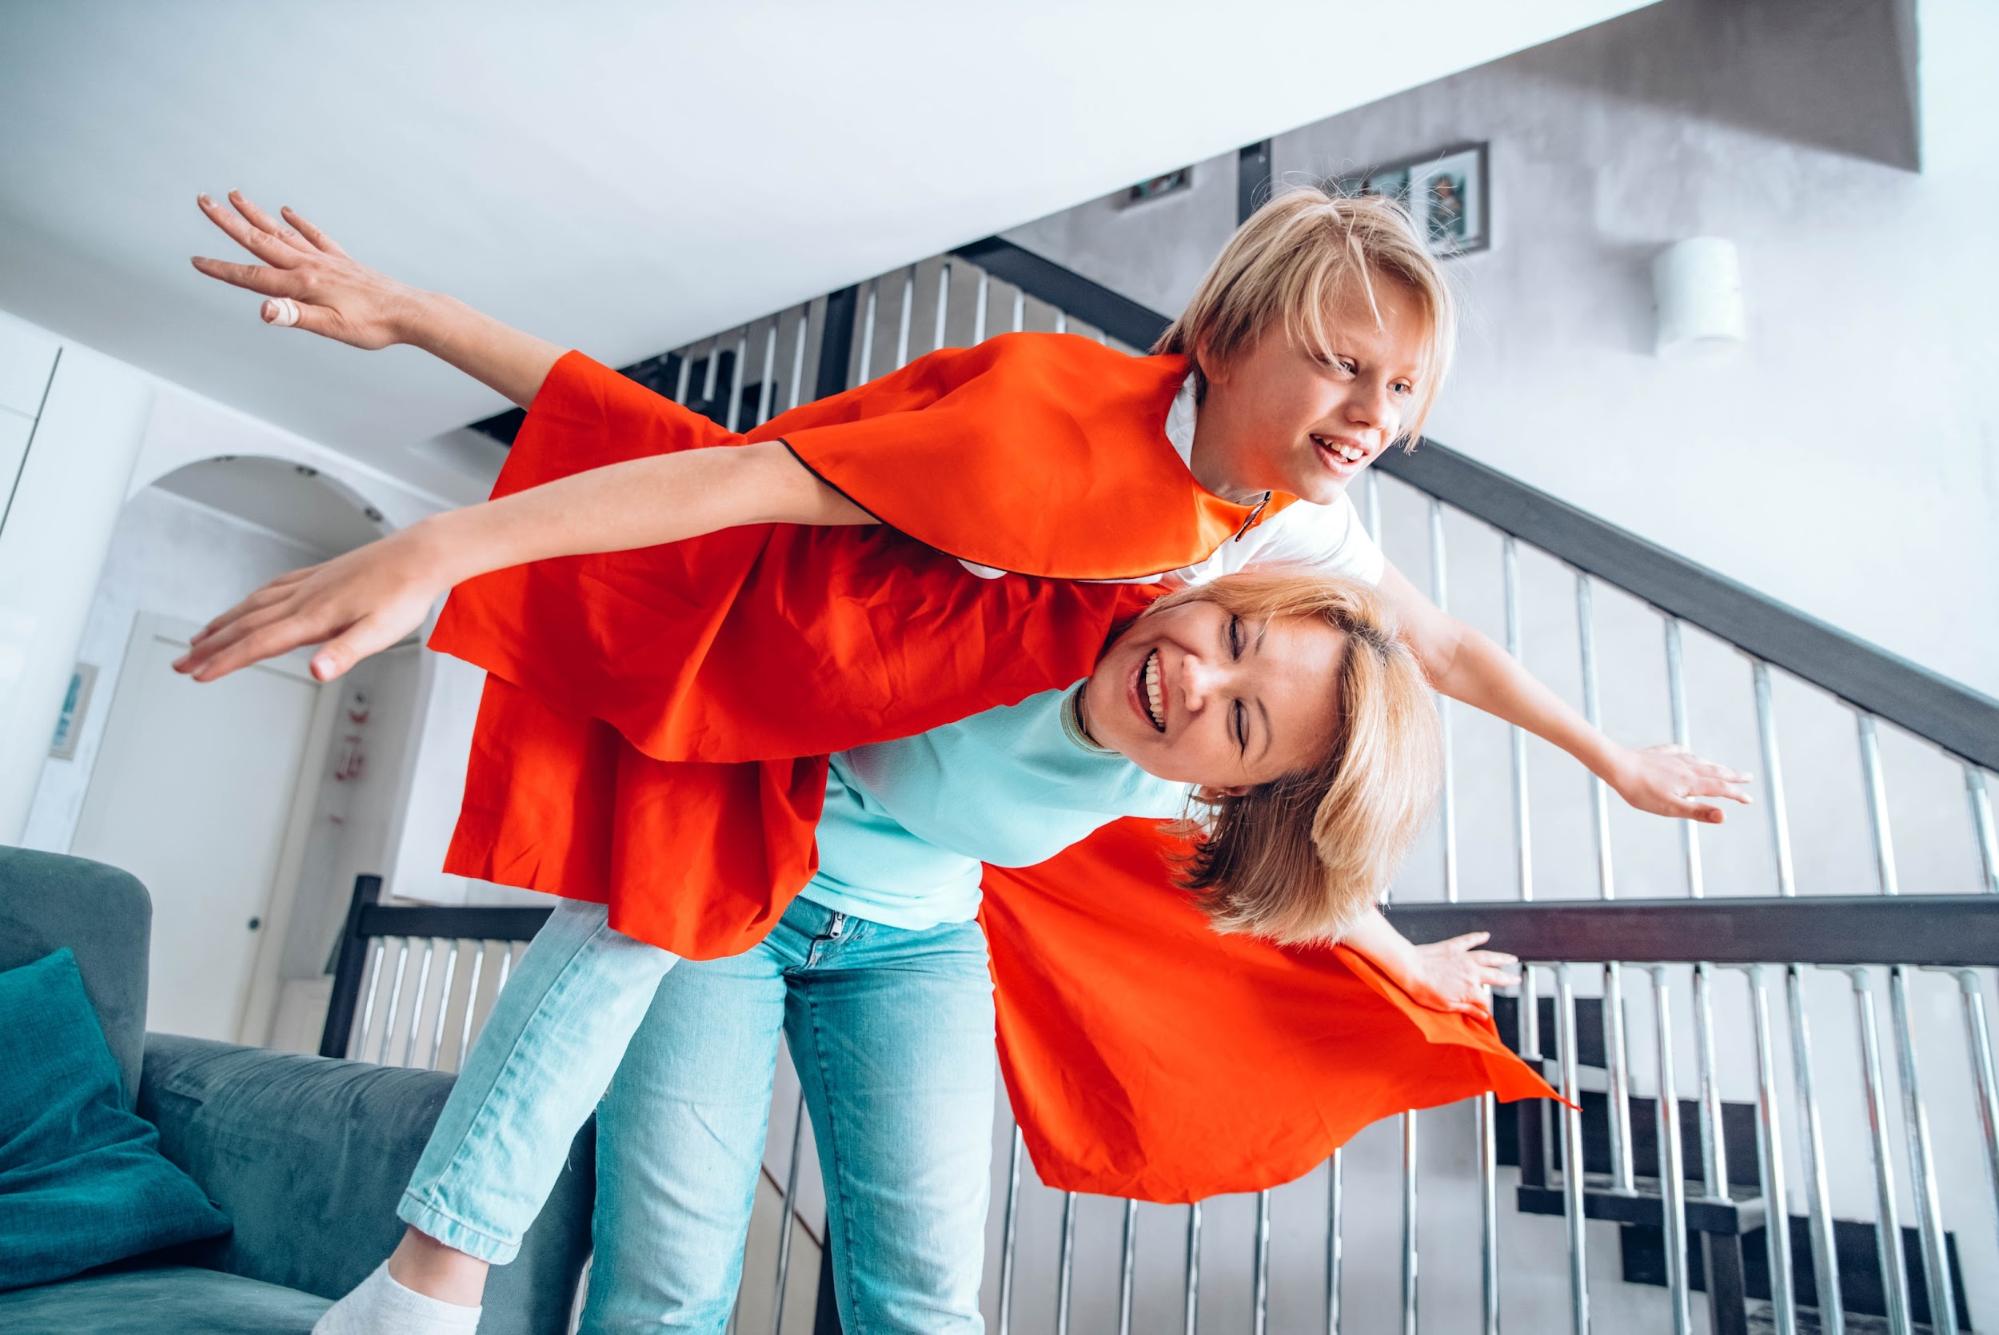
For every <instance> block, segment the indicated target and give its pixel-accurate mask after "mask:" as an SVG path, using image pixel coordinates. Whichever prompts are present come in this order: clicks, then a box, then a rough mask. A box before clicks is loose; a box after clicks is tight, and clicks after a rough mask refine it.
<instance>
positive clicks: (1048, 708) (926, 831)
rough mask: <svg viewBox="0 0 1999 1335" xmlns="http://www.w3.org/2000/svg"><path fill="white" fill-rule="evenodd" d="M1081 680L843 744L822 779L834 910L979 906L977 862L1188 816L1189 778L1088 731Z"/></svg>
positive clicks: (899, 922)
mask: <svg viewBox="0 0 1999 1335" xmlns="http://www.w3.org/2000/svg"><path fill="white" fill-rule="evenodd" d="M1074 694H1075V688H1074V687H1070V688H1068V689H1065V690H1056V691H1043V692H1042V693H1041V694H1039V695H1034V696H1029V697H1028V698H1027V699H1026V700H1023V701H1021V702H1020V703H1019V704H1017V705H1003V706H1001V707H1000V708H997V709H988V710H986V711H985V712H984V713H980V714H974V715H972V716H971V717H969V718H963V719H959V720H958V721H957V722H956V723H947V724H945V725H944V726H943V727H941V728H933V729H931V730H930V731H929V732H926V733H919V734H918V735H916V736H914V737H904V738H901V739H899V740H897V741H893V742H882V743H879V744H877V745H874V746H862V747H856V748H855V749H854V750H851V751H841V752H838V753H836V754H835V755H834V756H833V758H832V772H831V774H830V775H828V777H827V780H826V810H825V814H824V815H823V816H821V817H820V820H819V830H818V839H819V874H818V875H816V876H814V877H813V878H812V880H811V882H810V883H809V884H808V885H807V886H806V887H805V889H804V890H803V891H802V892H801V893H802V894H803V896H804V897H805V898H806V899H808V900H811V901H812V902H813V903H815V904H818V905H820V906H822V907H824V908H829V909H832V910H834V911H835V912H838V913H850V914H852V915H854V916H855V917H857V918H866V919H868V920H870V921H872V922H879V923H886V924H887V925H889V926H891V927H902V928H908V929H912V930H917V929H921V928H926V927H935V926H937V925H938V924H939V923H947V922H968V921H970V920H971V919H972V918H974V917H975V916H977V914H978V911H979V864H980V863H982V862H990V863H993V864H995V865H997V866H1002V867H1029V866H1033V865H1034V864H1035V863H1037V862H1045V861H1047V860H1048V859H1049V858H1051V857H1053V856H1055V855H1056V854H1057V853H1059V852H1061V851H1062V850H1063V849H1065V848H1067V847H1068V846H1069V845H1071V844H1073V843H1076V842H1078V841H1079V840H1081V839H1083V838H1084V837H1085V836H1087V835H1088V834H1090V833H1091V832H1092V831H1093V830H1096V829H1099V828H1100V827H1102V826H1105V825H1108V824H1110V823H1111V822H1112V821H1114V820H1117V819H1119V818H1120V817H1123V816H1152V817H1158V818H1172V817H1176V816H1181V815H1184V814H1185V813H1186V811H1187V808H1188V799H1189V796H1190V794H1191V791H1192V790H1191V788H1190V787H1189V785H1187V784H1184V783H1171V782H1168V781H1167V780H1165V779H1160V778H1155V777H1154V776H1152V775H1150V774H1147V773H1146V772H1145V771H1144V770H1142V769H1140V768H1139V767H1138V766H1136V765H1134V764H1132V763H1131V762H1130V761H1129V760H1127V759H1125V758H1124V757H1123V756H1122V755H1119V754H1118V753H1117V752H1115V751H1108V750H1105V749H1104V748H1102V747H1099V746H1097V745H1096V744H1094V743H1093V742H1091V741H1090V740H1089V739H1088V738H1086V737H1084V736H1083V734H1082V730H1081V728H1080V727H1078V726H1077V724H1076V722H1075V719H1074V717H1073V707H1072V704H1071V701H1072V698H1073V696H1074Z"/></svg>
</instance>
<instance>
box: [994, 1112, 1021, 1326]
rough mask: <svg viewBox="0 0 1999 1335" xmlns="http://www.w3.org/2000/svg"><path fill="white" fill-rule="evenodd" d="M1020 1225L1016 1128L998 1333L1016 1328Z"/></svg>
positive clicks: (1010, 1159)
mask: <svg viewBox="0 0 1999 1335" xmlns="http://www.w3.org/2000/svg"><path fill="white" fill-rule="evenodd" d="M1019 1225H1020V1127H1019V1125H1018V1124H1016V1125H1015V1126H1014V1128H1013V1148H1012V1149H1010V1150H1008V1151H1007V1156H1006V1213H1005V1215H1004V1216H1003V1217H1002V1222H1001V1224H1000V1296H999V1322H998V1325H997V1326H996V1328H995V1329H996V1335H1010V1332H1011V1330H1012V1328H1013V1250H1014V1243H1015V1240H1016V1238H1017V1236H1018V1233H1019Z"/></svg>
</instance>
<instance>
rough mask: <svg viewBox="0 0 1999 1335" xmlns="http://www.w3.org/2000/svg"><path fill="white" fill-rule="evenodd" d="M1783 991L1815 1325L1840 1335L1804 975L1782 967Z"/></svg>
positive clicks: (1841, 1313)
mask: <svg viewBox="0 0 1999 1335" xmlns="http://www.w3.org/2000/svg"><path fill="white" fill-rule="evenodd" d="M1784 994H1785V997H1786V998H1787V999H1788V1000H1789V1002H1790V1012H1791V1058H1792V1060H1793V1061H1794V1062H1795V1063H1796V1065H1797V1079H1798V1098H1799V1100H1800V1101H1801V1102H1802V1103H1803V1104H1804V1112H1803V1115H1802V1117H1801V1118H1800V1125H1801V1126H1802V1128H1803V1131H1804V1137H1805V1208H1806V1211H1807V1213H1808V1215H1809V1216H1810V1219H1811V1239H1812V1274H1813V1276H1814V1277H1815V1278H1816V1280H1817V1287H1818V1300H1819V1329H1820V1330H1821V1331H1823V1332H1824V1333H1825V1335H1842V1332H1843V1331H1845V1329H1846V1305H1845V1304H1844V1303H1843V1302H1842V1301H1841V1300H1840V1293H1839V1252H1838V1249H1837V1247H1836V1245H1835V1243H1834V1241H1833V1228H1832V1200H1831V1193H1830V1191H1829V1190H1828V1188H1827V1186H1826V1177H1825V1129H1824V1127H1823V1126H1822V1125H1821V1124H1820V1122H1819V1096H1818V1085H1817V1082H1816V1081H1815V1080H1813V1079H1812V1035H1811V1027H1810V1025H1809V1024H1808V1023H1807V1022H1806V1020H1805V992H1804V975H1803V973H1802V972H1801V971H1800V970H1799V969H1798V966H1797V965H1795V964H1793V965H1790V966H1788V967H1786V968H1785V970H1784Z"/></svg>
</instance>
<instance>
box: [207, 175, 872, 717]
mask: <svg viewBox="0 0 1999 1335" xmlns="http://www.w3.org/2000/svg"><path fill="white" fill-rule="evenodd" d="M229 199H230V203H231V204H233V205H234V206H235V211H234V212H232V211H231V210H230V209H228V208H225V207H223V206H222V205H220V204H218V203H216V202H215V201H214V200H211V199H209V198H208V197H207V196H203V197H202V198H201V201H200V202H201V210H202V212H203V213H204V214H206V215H207V216H208V218H209V219H210V220H211V221H212V222H214V223H215V225H216V226H217V227H219V228H221V229H222V230H223V231H224V232H226V233H228V235H229V236H230V237H231V238H233V239H234V240H235V241H237V242H238V243H239V244H240V245H242V246H243V248H244V249H245V250H248V251H249V252H250V253H251V254H253V255H255V256H256V257H257V258H258V259H260V260H263V261H264V263H263V264H261V265H251V264H236V263H231V262H227V261H223V260H212V259H197V260H195V261H194V265H195V268H197V269H199V270H200V271H201V272H203V273H205V274H208V275H209V276H211V277H213V278H218V279H221V280H222V281H223V282H226V283H232V284H234V285H235V286H237V287H244V288H248V289H249V290H251V291H253V292H260V293H263V294H264V295H265V296H267V297H270V298H272V300H271V301H267V302H266V303H265V318H266V320H271V319H272V316H273V314H274V313H275V311H276V309H277V308H276V303H277V302H278V301H279V300H288V301H290V302H292V303H295V305H296V312H297V321H298V326H299V327H300V328H302V329H305V330H307V331H309V332H311V333H316V334H321V335H323V336H325V337H327V338H331V339H335V340H337V341H339V342H342V343H347V344H350V345H352V346H354V347H358V348H371V349H372V348H383V347H388V346H389V345H390V344H393V343H409V344H411V345H413V346H416V347H420V348H422V349H424V350H425V351H427V352H430V353H432V354H434V355H436V356H437V357H440V358H442V359H443V360H444V361H446V362H449V363H450V364H451V365H453V366H455V367H457V368H458V369H459V370H461V371H464V372H465V373H466V374H467V375H470V376H473V377H475V378H477V379H479V380H481V381H484V382H485V383H486V384H488V385H490V386H492V387H493V388H494V389H496V390H498V391H499V392H500V393H502V394H504V395H506V396H507V398H509V399H511V400H513V402H515V403H517V404H519V405H520V406H522V407H527V406H528V405H529V404H531V403H532V402H533V400H534V397H535V394H536V392H537V391H539V390H540V388H541V384H542V381H543V380H545V379H547V377H548V373H549V370H550V368H552V367H553V366H554V365H555V363H556V361H557V360H558V359H559V358H560V357H561V356H562V353H563V349H561V348H558V347H556V346H555V345H554V344H553V343H549V342H546V341H544V340H542V339H538V338H535V337H534V336H532V335H530V334H524V333H522V332H521V331H519V330H517V329H511V328H509V327H507V326H506V325H504V324H501V323H500V322H499V321H498V320H494V319H492V318H491V317H489V316H486V315H482V314H480V313H479V312H477V311H475V310H473V309H472V308H471V307H469V306H466V305H464V304H463V303H462V302H458V301H454V300H452V299H451V298H449V297H442V296H438V295H436V294H434V293H426V292H420V291H418V290H416V289H414V288H411V287H408V286H406V285H405V284H402V283H398V282H396V281H395V280H394V279H391V278H389V277H387V276H386V275H384V274H381V273H377V272H376V271H375V270H373V269H370V268H368V267H367V266H365V265H362V264H359V263H357V262H356V261H355V260H354V259H353V258H352V257H351V256H349V255H348V254H347V253H346V252H345V251H344V250H342V249H341V248H340V246H339V245H338V244H337V243H335V242H334V241H333V239H332V238H331V237H328V236H327V235H326V234H325V233H324V232H321V231H320V230H319V229H318V228H316V227H314V226H313V225H312V224H311V223H310V222H308V221H306V219H304V218H302V217H300V216H299V215H298V214H296V213H294V212H293V211H292V210H290V209H285V210H283V214H284V221H283V222H279V221H278V220H276V219H273V218H272V217H271V216H270V215H268V214H266V213H265V212H264V211H263V210H262V209H259V208H258V207H257V206H256V205H255V204H253V203H251V202H250V201H249V200H248V199H246V198H244V197H243V196H242V195H241V194H240V193H235V192H232V193H231V194H230V196H229ZM285 314H286V315H287V316H289V314H290V312H289V311H286V312H285ZM873 522H875V520H874V516H872V515H870V514H868V513H867V511H865V510H863V509H861V508H860V507H859V506H857V505H855V504H854V503H853V502H852V501H849V500H848V499H847V498H846V497H844V496H842V495H840V493H838V492H837V491H835V490H833V489H832V488H831V487H828V486H827V485H826V484H825V483H823V482H821V481H820V480H819V479H818V478H817V477H815V476H813V475H812V474H811V473H810V472H809V471H807V470H806V468H805V467H804V466H803V465H802V464H800V463H799V462H798V460H797V459H796V458H794V457H793V456H792V454H791V452H790V451H789V450H787V449H785V448H784V446H783V445H781V444H778V443H775V442H772V443H767V444H760V445H745V446H741V447H738V448H732V449H716V450H689V451H686V452H683V453H677V454H666V455H659V456H656V457H651V458H645V459H634V460H630V461H627V462H624V463H619V464H612V465H608V466H606V467H602V468H596V469H592V470H590V471H588V472H583V473H578V474H576V475H575V476H572V477H566V478H561V479H558V480H556V481H554V482H550V483H546V484H544V485H541V486H538V487H534V488H531V489H529V490H527V491H522V492H517V493H515V494H514V495H511V496H507V497H504V498H502V499H500V500H497V501H487V502H485V503H483V504H480V505H473V506H467V507H465V508H464V509H461V510H453V511H448V512H446V513H444V514H440V515H436V516H433V517H431V518H429V519H426V520H423V521H421V522H419V523H417V524H413V525H411V526H410V527H409V528H407V529H404V530H403V531H402V532H400V533H396V534H392V535H391V536H389V537H387V538H384V539H382V540H381V541H379V542H373V543H370V544H369V545H367V546H366V547H362V548H358V549H356V550H355V551H351V552H348V553H346V554H344V555H342V556H338V557H336V558H334V559H333V560H331V561H327V562H325V563H323V564H321V565H317V566H310V567H307V568H305V569H303V570H295V571H292V572H290V573H289V574H285V575H280V576H279V577H278V578H277V579H274V580H272V581H271V582H270V583H268V584H266V585H265V586H264V587H262V588H260V589H258V590H257V591H256V592H255V593H252V594H251V595H250V596H249V597H248V598H245V599H244V600H243V601H242V602H240V603H238V604H237V605H236V606H235V607H232V608H231V609H229V610H228V611H227V612H224V613H223V614H222V615H221V616H219V617H217V618H215V620H213V621H211V622H209V623H208V625H207V626H206V627H204V628H203V629H202V630H201V631H200V632H199V633H198V634H197V635H196V636H195V637H194V642H193V644H192V646H191V647H190V648H189V650H188V652H187V653H186V654H185V655H183V656H182V657H181V658H180V659H179V660H178V661H177V662H176V663H175V664H174V666H175V668H176V669H178V670H179V671H181V672H183V673H186V674H188V675H191V676H193V677H194V678H195V680H197V681H213V680H215V679H216V678H217V677H222V676H226V675H227V674H229V673H231V672H234V671H236V670H237V669H238V668H243V667H248V666H249V665H250V664H252V663H256V662H260V661H262V660H264V659H266V658H271V657H274V656H276V655H278V654H282V653H288V652H290V651H291V650H293V649H296V648H299V647H300V646H302V645H307V644H323V645H324V647H323V648H322V649H321V650H320V651H319V652H318V653H317V654H315V655H314V656H313V660H312V670H313V673H314V675H315V676H317V677H318V678H319V679H320V680H321V681H330V680H332V679H333V678H334V677H337V676H339V675H340V674H341V673H343V672H345V671H347V669H349V668H351V667H352V666H354V664H355V663H357V662H359V661H360V660H361V659H363V658H365V657H367V656H368V655H369V654H372V653H375V652H377V651H379V650H381V649H385V648H387V647H388V646H389V645H391V644H394V643H396V642H397V641H398V640H400V639H402V638H403V637H404V636H405V635H408V634H410V633H411V632H412V631H414V630H416V629H417V628H418V627H419V626H421V625H422V624H423V621H424V618H425V617H426V616H427V615H429V612H430V608H431V605H432V604H433V603H435V602H436V601H437V599H438V598H439V597H441V596H443V594H444V593H446V592H447V591H448V590H449V589H450V588H451V587H452V585H454V584H457V583H459V582H460V581H461V580H465V579H469V578H471V577H472V576H474V575H478V574H483V573H484V572H486V571H489V570H499V569H503V568H505V567H507V566H512V565H521V564H525V563H526V562H529V561H537V560H541V559H543V558H545V557H553V556H573V555H578V554H581V553H586V552H608V551H622V550H626V549H629V548H633V547H650V546H654V545H656V544H658V543H665V542H677V541H680V540H682V539H685V538H693V537H699V536H701V535H702V534H706V533H713V532H717V531H719V530H721V529H725V528H734V527H737V526H739V525H742V524H756V523H793V524H824V525H831V524H870V523H873Z"/></svg>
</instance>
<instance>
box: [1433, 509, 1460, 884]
mask: <svg viewBox="0 0 1999 1335" xmlns="http://www.w3.org/2000/svg"><path fill="white" fill-rule="evenodd" d="M1444 569H1445V568H1444V503H1443V502H1442V501H1440V500H1437V499H1436V498H1435V497H1432V498H1431V499H1430V601H1431V602H1433V603H1435V604H1436V605H1437V607H1438V609H1439V610H1441V611H1445V612H1448V611H1450V585H1449V582H1448V580H1447V579H1446V578H1445V573H1444ZM1437 725H1438V732H1439V733H1440V736H1441V741H1442V752H1441V754H1442V759H1443V769H1444V776H1443V777H1444V782H1443V785H1442V789H1441V792H1440V795H1439V798H1438V803H1437V813H1438V816H1439V817H1440V818H1441V821H1442V826H1443V835H1444V899H1445V900H1446V901H1447V902H1449V903H1452V904H1455V903H1457V900H1458V803H1457V784H1456V783H1455V782H1454V781H1453V779H1452V777H1451V702H1450V699H1449V697H1447V696H1443V695H1439V696H1438V697H1437Z"/></svg>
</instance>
